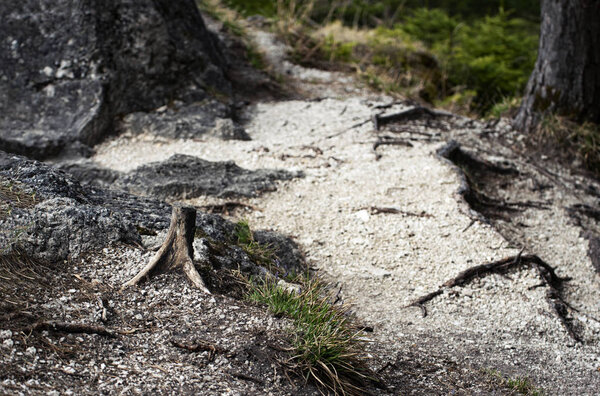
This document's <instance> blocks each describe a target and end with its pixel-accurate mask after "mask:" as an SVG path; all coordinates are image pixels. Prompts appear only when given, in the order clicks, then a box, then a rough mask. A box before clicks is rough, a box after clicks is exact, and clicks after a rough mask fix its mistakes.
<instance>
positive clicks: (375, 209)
mask: <svg viewBox="0 0 600 396" xmlns="http://www.w3.org/2000/svg"><path fill="white" fill-rule="evenodd" d="M359 210H368V211H369V213H371V214H373V215H378V214H381V213H389V214H403V215H405V216H413V217H433V216H432V215H430V214H429V213H425V212H421V213H414V212H407V211H405V210H402V209H398V208H393V207H382V206H369V207H364V208H360V209H359Z"/></svg>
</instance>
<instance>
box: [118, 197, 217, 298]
mask: <svg viewBox="0 0 600 396" xmlns="http://www.w3.org/2000/svg"><path fill="white" fill-rule="evenodd" d="M195 231H196V209H194V208H193V207H191V206H180V205H174V206H173V213H172V215H171V225H170V226H169V230H168V232H167V237H166V239H165V242H164V243H163V245H162V247H161V248H160V250H159V251H158V252H157V253H156V255H155V256H154V258H153V259H152V260H151V261H150V262H149V263H148V265H146V267H144V269H142V270H141V271H140V272H139V273H138V274H137V275H136V276H135V277H134V278H133V279H131V280H130V281H129V282H127V283H126V284H125V287H127V286H134V285H137V284H138V283H140V282H141V281H143V280H145V279H147V278H150V277H152V276H153V275H155V274H158V273H163V272H167V271H172V270H175V269H178V268H181V269H182V271H183V273H184V274H185V275H186V277H187V278H188V279H189V280H190V281H191V282H192V284H193V285H194V286H195V287H196V288H198V289H200V290H202V291H203V292H205V293H208V294H210V291H209V290H208V288H207V287H206V285H205V284H204V281H203V280H202V277H201V276H200V274H199V273H198V271H197V270H196V267H195V266H194V261H193V259H192V258H193V257H194V247H193V242H194V234H195Z"/></svg>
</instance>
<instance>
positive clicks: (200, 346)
mask: <svg viewBox="0 0 600 396" xmlns="http://www.w3.org/2000/svg"><path fill="white" fill-rule="evenodd" d="M171 344H173V346H175V347H177V348H181V349H185V350H188V351H190V352H199V351H200V352H208V359H209V360H213V359H214V357H215V354H216V353H217V352H219V353H222V352H225V350H224V349H223V348H221V347H219V346H217V345H213V344H211V343H210V342H208V341H202V340H199V341H194V343H193V344H186V343H185V342H183V341H180V340H175V339H172V340H171Z"/></svg>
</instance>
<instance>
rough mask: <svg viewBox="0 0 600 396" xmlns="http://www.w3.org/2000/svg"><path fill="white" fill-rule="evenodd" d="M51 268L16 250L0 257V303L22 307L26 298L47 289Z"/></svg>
mask: <svg viewBox="0 0 600 396" xmlns="http://www.w3.org/2000/svg"><path fill="white" fill-rule="evenodd" d="M48 273H49V267H48V266H47V265H45V264H43V263H41V262H40V261H38V260H35V259H33V258H32V257H30V256H28V255H27V254H25V253H24V252H21V251H18V250H15V251H13V252H11V253H9V254H3V255H0V301H1V302H2V303H8V304H12V305H15V306H17V305H20V304H22V303H23V302H24V301H23V299H24V296H27V295H32V294H33V293H34V292H35V291H36V290H37V289H39V288H40V287H47V286H48V282H47V280H46V276H47V274H48Z"/></svg>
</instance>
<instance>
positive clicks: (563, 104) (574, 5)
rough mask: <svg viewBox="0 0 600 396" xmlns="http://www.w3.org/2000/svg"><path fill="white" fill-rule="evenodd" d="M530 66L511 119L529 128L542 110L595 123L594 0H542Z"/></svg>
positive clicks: (598, 31) (598, 39)
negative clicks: (536, 45) (535, 51)
mask: <svg viewBox="0 0 600 396" xmlns="http://www.w3.org/2000/svg"><path fill="white" fill-rule="evenodd" d="M541 12H542V14H541V17H542V23H541V31H540V45H539V53H538V58H537V62H536V65H535V69H534V70H533V73H532V74H531V77H530V79H529V83H528V84H527V89H526V92H525V97H524V98H523V103H522V105H521V108H520V109H519V112H518V114H517V116H516V117H515V120H514V125H515V127H516V128H518V129H520V130H522V131H530V130H532V129H533V128H535V127H536V125H537V124H538V123H539V121H540V120H541V118H542V117H543V116H544V115H546V114H557V115H561V116H565V117H568V118H570V119H573V120H577V121H592V122H595V123H600V1H598V0H542V11H541Z"/></svg>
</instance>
